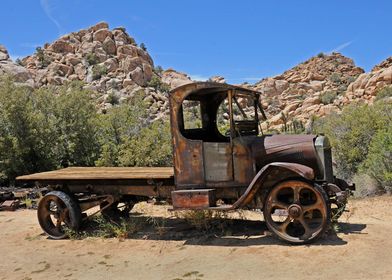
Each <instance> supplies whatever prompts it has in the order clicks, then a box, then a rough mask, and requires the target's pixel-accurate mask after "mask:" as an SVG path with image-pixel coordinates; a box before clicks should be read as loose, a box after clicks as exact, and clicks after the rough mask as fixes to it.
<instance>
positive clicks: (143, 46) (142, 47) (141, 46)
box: [140, 43, 147, 51]
mask: <svg viewBox="0 0 392 280" xmlns="http://www.w3.org/2000/svg"><path fill="white" fill-rule="evenodd" d="M140 48H141V49H142V50H143V51H147V47H146V45H145V44H144V43H141V44H140Z"/></svg>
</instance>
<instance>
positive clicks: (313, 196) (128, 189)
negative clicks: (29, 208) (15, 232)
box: [17, 82, 354, 244]
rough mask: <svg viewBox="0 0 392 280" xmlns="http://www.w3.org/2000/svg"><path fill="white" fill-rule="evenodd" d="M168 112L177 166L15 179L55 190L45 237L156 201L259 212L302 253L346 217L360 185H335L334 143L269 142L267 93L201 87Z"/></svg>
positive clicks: (47, 201)
mask: <svg viewBox="0 0 392 280" xmlns="http://www.w3.org/2000/svg"><path fill="white" fill-rule="evenodd" d="M169 104H170V125H171V136H172V147H173V167H69V168H64V169H60V170H56V171H48V172H42V173H36V174H31V175H25V176H20V177H18V178H17V181H18V182H29V183H33V182H35V183H36V184H39V185H41V186H47V187H48V188H49V190H50V192H48V193H47V194H46V195H45V196H44V197H42V199H41V200H40V202H39V204H38V210H37V216H38V221H39V224H40V226H41V227H42V229H43V231H44V232H45V233H46V234H47V235H48V236H50V237H51V238H54V239H61V238H64V237H66V235H67V230H66V228H70V229H73V230H78V229H79V228H80V226H81V224H82V222H83V221H84V220H85V219H88V218H89V215H87V214H86V213H88V212H89V213H90V212H91V211H88V212H87V210H88V209H90V208H93V207H95V208H94V209H98V210H97V211H96V212H102V214H105V215H114V216H119V215H123V214H127V213H129V212H130V210H131V209H132V207H133V205H135V203H137V202H140V201H143V200H147V199H151V198H155V199H157V200H165V201H167V202H168V203H170V204H171V205H172V207H173V210H183V209H192V210H206V209H208V210H221V211H232V210H236V209H252V210H253V209H254V210H259V211H262V212H263V217H264V221H265V223H266V225H267V226H268V228H269V230H270V231H271V232H272V233H273V235H275V236H276V237H278V238H280V239H282V240H284V241H287V242H289V243H296V244H298V243H307V242H311V241H314V240H315V239H317V238H318V237H320V236H322V235H323V233H324V232H325V231H326V230H327V228H328V227H329V224H330V221H331V219H332V218H336V217H339V216H340V215H341V213H342V211H344V208H345V205H346V201H347V197H348V195H349V193H350V190H353V189H354V185H350V184H348V183H347V182H345V181H344V180H341V179H338V178H336V177H335V176H334V174H333V166H332V155H331V146H330V143H329V142H328V138H327V137H326V136H323V135H288V134H275V135H272V134H267V133H265V132H264V131H263V130H262V129H261V126H260V124H261V122H262V121H265V120H266V114H265V113H264V111H263V108H262V106H261V104H260V92H257V91H254V90H252V89H248V88H243V87H239V86H234V85H229V84H221V83H214V82H195V83H191V84H186V85H183V86H180V87H178V88H176V89H174V90H172V91H171V92H170V94H169ZM92 214H95V212H94V213H92Z"/></svg>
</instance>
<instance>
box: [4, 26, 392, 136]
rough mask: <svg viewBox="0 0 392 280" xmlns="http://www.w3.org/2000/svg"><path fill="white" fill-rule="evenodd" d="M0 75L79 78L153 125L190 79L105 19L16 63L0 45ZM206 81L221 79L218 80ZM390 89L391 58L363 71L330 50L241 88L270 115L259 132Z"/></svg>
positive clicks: (102, 105) (35, 81)
mask: <svg viewBox="0 0 392 280" xmlns="http://www.w3.org/2000/svg"><path fill="white" fill-rule="evenodd" d="M4 73H5V74H8V75H11V76H13V77H14V79H15V81H16V82H19V83H24V84H26V85H29V86H31V87H36V88H38V87H42V86H59V85H63V84H64V83H67V82H69V81H75V80H77V81H82V82H84V83H85V87H86V88H89V89H91V90H92V91H94V92H96V96H97V100H98V104H99V109H100V110H101V111H105V110H107V109H108V108H110V107H112V106H113V105H116V104H119V103H121V102H125V101H127V100H128V99H129V98H131V97H132V96H134V95H135V94H142V95H143V96H144V98H145V100H146V101H147V102H148V103H149V104H150V109H149V110H150V115H151V119H152V120H154V119H158V118H164V117H165V114H166V113H167V111H168V100H167V94H168V91H169V89H171V88H175V87H177V86H180V85H183V84H186V83H189V82H192V80H191V79H190V77H189V76H188V75H187V74H185V73H180V72H177V71H175V70H173V69H167V70H163V69H161V68H160V67H154V62H153V61H152V59H151V57H150V55H149V54H148V52H147V50H146V48H145V46H144V45H143V44H140V45H138V44H137V43H136V41H135V39H134V38H132V37H131V36H130V35H129V34H128V33H127V32H126V30H125V28H122V27H117V28H114V29H112V30H110V29H109V26H108V24H107V23H105V22H100V23H98V24H96V25H94V26H91V27H90V28H87V29H83V30H80V31H78V32H73V33H70V34H67V35H64V36H62V37H61V38H59V39H58V40H56V41H54V42H52V43H47V44H45V45H44V46H43V47H42V48H37V50H36V52H35V53H34V54H33V55H31V56H27V57H25V58H23V59H21V60H19V61H18V63H16V62H13V61H12V60H11V59H10V57H9V54H8V52H7V50H6V49H5V48H4V47H2V46H0V74H4ZM210 80H212V81H216V82H225V79H224V78H223V77H221V76H214V77H212V78H211V79H210ZM391 84H392V57H391V58H388V59H387V60H385V61H383V62H381V63H380V64H378V65H376V66H375V67H374V68H373V69H372V70H371V71H370V72H369V73H364V70H363V69H361V68H359V67H357V66H356V65H355V64H354V62H353V61H352V59H350V58H347V57H345V56H343V55H341V54H339V53H332V54H328V55H327V54H319V55H317V56H315V57H312V58H310V59H309V60H307V61H305V62H303V63H301V64H299V65H297V66H295V67H293V68H292V69H290V70H288V71H286V72H284V73H283V74H281V75H278V76H275V77H271V78H265V79H262V80H261V81H259V82H257V83H256V84H254V85H249V84H244V85H243V86H246V87H251V88H253V89H256V90H259V91H260V92H261V93H262V98H261V102H262V106H263V108H264V109H265V111H266V112H267V115H268V117H269V120H268V121H267V122H265V123H263V127H264V129H277V130H281V129H282V128H283V127H284V126H287V125H291V124H293V123H296V124H298V123H300V124H301V126H304V127H309V126H310V124H311V122H312V119H313V118H314V117H322V116H324V115H327V114H329V113H331V112H333V111H337V112H339V111H341V110H342V108H343V107H344V106H346V105H347V104H350V103H352V102H366V103H371V102H373V100H374V98H375V95H376V93H377V92H378V91H379V90H380V89H381V88H383V87H385V86H388V85H391Z"/></svg>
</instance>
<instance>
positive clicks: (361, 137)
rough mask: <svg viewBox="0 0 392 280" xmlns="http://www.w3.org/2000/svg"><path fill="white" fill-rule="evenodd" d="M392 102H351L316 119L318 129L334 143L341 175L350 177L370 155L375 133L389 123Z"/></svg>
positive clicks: (316, 129) (338, 169) (315, 124)
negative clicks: (336, 112)
mask: <svg viewBox="0 0 392 280" xmlns="http://www.w3.org/2000/svg"><path fill="white" fill-rule="evenodd" d="M391 111H392V105H391V104H381V103H377V104H374V105H373V106H369V105H355V104H354V105H350V106H348V107H346V108H345V109H344V110H343V112H342V113H341V114H332V115H329V116H328V117H326V118H323V119H318V120H316V121H315V123H314V132H315V133H325V134H326V135H327V136H328V137H329V139H330V141H331V144H332V146H333V149H334V156H335V160H336V163H337V173H338V175H339V176H341V177H343V178H346V179H349V178H352V176H353V175H354V174H355V173H356V172H357V171H358V167H359V166H360V165H361V163H362V162H363V161H364V160H365V159H366V157H367V155H368V150H369V145H370V143H371V141H372V139H373V136H374V135H375V134H376V133H377V132H378V131H379V130H381V129H383V128H384V127H386V126H387V125H389V123H390V121H391V120H390V118H391V116H389V115H388V114H390V112H391Z"/></svg>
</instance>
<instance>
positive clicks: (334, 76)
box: [329, 73, 342, 84]
mask: <svg viewBox="0 0 392 280" xmlns="http://www.w3.org/2000/svg"><path fill="white" fill-rule="evenodd" d="M329 80H330V81H331V82H333V83H335V84H340V83H341V81H342V77H341V76H340V74H339V73H332V75H331V76H330V77H329Z"/></svg>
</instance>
